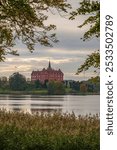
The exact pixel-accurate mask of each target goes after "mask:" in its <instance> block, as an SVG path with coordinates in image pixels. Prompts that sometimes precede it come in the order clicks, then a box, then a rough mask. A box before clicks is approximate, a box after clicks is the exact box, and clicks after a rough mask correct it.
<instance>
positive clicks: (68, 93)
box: [0, 89, 100, 95]
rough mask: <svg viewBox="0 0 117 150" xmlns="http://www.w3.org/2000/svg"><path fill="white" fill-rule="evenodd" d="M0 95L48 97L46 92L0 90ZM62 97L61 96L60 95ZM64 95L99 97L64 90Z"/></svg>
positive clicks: (89, 93)
mask: <svg viewBox="0 0 117 150" xmlns="http://www.w3.org/2000/svg"><path fill="white" fill-rule="evenodd" d="M0 94H17V95H21V94H24V95H28V94H31V95H48V91H47V90H45V89H44V90H33V91H11V90H0ZM62 95H63V94H62ZM65 95H100V93H94V92H86V93H82V92H71V91H69V90H66V92H65Z"/></svg>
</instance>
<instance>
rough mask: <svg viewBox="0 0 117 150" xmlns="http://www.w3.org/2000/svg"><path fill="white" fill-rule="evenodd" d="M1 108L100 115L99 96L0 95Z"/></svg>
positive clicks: (33, 111)
mask: <svg viewBox="0 0 117 150" xmlns="http://www.w3.org/2000/svg"><path fill="white" fill-rule="evenodd" d="M0 108H1V109H2V108H5V109H7V110H13V111H28V112H30V113H35V112H37V111H38V112H52V113H53V112H56V111H59V112H68V113H72V112H74V113H75V114H76V115H85V114H89V113H91V114H99V112H100V96H99V95H88V96H78V95H63V96H62V95H60V96H58V95H54V96H53V95H52V96H48V95H47V96H45V95H44V96H40V95H2V94H1V95H0Z"/></svg>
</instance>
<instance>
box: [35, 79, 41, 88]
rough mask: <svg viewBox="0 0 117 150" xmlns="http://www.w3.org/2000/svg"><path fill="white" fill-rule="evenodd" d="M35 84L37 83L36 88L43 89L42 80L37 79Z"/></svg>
mask: <svg viewBox="0 0 117 150" xmlns="http://www.w3.org/2000/svg"><path fill="white" fill-rule="evenodd" d="M34 84H35V88H36V89H41V88H42V84H41V82H40V81H39V80H36V81H35V82H34Z"/></svg>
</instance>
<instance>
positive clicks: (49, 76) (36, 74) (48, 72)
mask: <svg viewBox="0 0 117 150" xmlns="http://www.w3.org/2000/svg"><path fill="white" fill-rule="evenodd" d="M63 76H64V74H63V72H62V71H61V70H60V69H59V70H54V69H52V67H51V63H50V61H49V65H48V68H47V69H45V68H43V69H42V71H32V73H31V81H36V80H39V81H41V82H42V83H44V82H45V81H51V80H54V81H60V82H61V81H63Z"/></svg>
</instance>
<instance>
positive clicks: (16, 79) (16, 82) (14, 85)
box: [9, 72, 26, 91]
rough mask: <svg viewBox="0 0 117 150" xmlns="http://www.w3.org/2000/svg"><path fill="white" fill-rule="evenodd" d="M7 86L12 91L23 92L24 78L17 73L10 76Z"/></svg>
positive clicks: (24, 87)
mask: <svg viewBox="0 0 117 150" xmlns="http://www.w3.org/2000/svg"><path fill="white" fill-rule="evenodd" d="M9 86H10V88H11V89H12V90H14V91H23V90H25V89H26V78H25V76H23V75H22V74H19V73H18V72H16V73H14V74H12V75H11V76H10V78H9Z"/></svg>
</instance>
